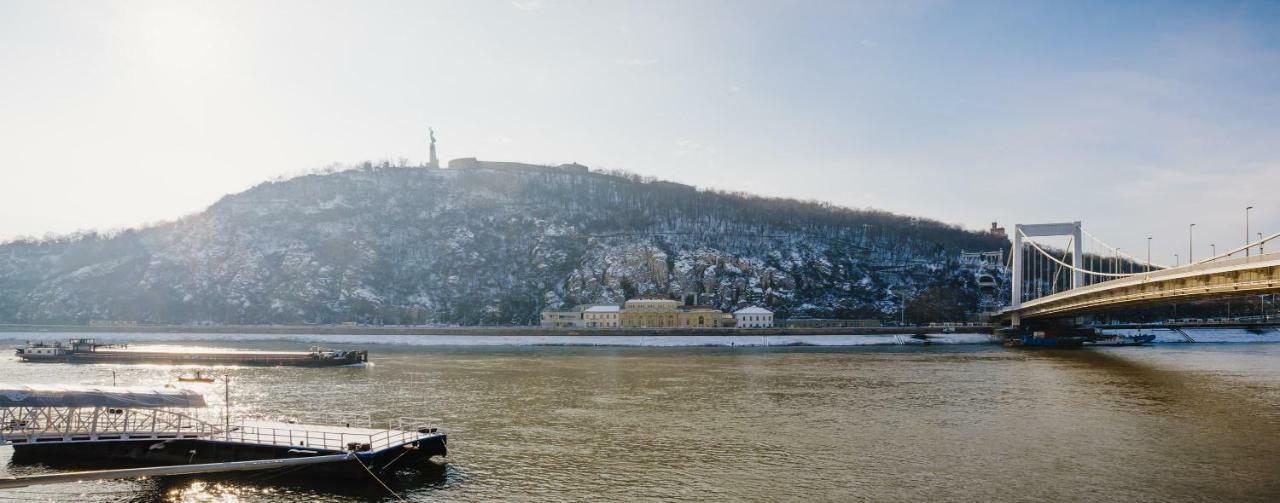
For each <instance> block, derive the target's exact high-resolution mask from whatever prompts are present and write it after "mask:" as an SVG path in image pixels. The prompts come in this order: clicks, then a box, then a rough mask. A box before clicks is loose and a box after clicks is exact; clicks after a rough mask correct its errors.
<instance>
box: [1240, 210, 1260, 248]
mask: <svg viewBox="0 0 1280 503" xmlns="http://www.w3.org/2000/svg"><path fill="white" fill-rule="evenodd" d="M1251 209H1253V206H1248V207H1245V209H1244V256H1246V257H1248V256H1249V210H1251ZM1258 254H1259V255H1261V254H1262V253H1258Z"/></svg>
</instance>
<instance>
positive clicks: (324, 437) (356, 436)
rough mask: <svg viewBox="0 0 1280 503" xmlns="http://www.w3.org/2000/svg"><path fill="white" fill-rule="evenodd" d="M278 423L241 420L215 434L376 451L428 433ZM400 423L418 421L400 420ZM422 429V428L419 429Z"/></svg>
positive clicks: (257, 441) (236, 439)
mask: <svg viewBox="0 0 1280 503" xmlns="http://www.w3.org/2000/svg"><path fill="white" fill-rule="evenodd" d="M268 424H269V425H268ZM275 424H276V423H266V424H264V423H256V424H255V422H254V421H241V422H240V423H239V424H235V425H232V427H231V429H230V430H228V431H225V432H221V433H218V434H217V436H216V438H218V439H221V440H223V441H227V442H239V443H249V444H258V445H274V446H291V447H301V448H304V449H323V450H335V451H343V450H347V449H348V447H350V446H353V445H354V446H356V447H358V448H359V447H362V446H364V445H368V446H369V448H370V449H372V450H375V451H376V450H381V449H386V448H388V447H393V446H396V445H400V444H404V443H408V442H412V441H414V440H417V439H419V438H421V437H423V436H424V435H426V434H427V433H425V431H426V430H425V429H426V428H428V427H427V426H417V427H414V428H412V429H409V428H403V427H399V428H388V429H385V430H373V429H369V428H344V427H341V426H322V425H303V424H296V425H294V424H281V425H280V426H279V427H277V426H275ZM398 424H401V425H409V424H417V423H414V422H412V421H406V420H401V421H399V422H398ZM388 426H391V425H388ZM420 429H422V430H423V431H419V430H420Z"/></svg>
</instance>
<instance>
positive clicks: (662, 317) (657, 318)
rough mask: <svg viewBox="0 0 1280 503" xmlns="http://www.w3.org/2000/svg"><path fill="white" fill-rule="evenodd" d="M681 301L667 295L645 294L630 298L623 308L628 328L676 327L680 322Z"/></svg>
mask: <svg viewBox="0 0 1280 503" xmlns="http://www.w3.org/2000/svg"><path fill="white" fill-rule="evenodd" d="M679 307H680V303H679V302H676V301H674V300H671V299H668V298H666V297H659V296H651V295H645V296H640V297H636V298H634V299H631V300H628V301H627V302H626V303H624V304H623V308H622V316H621V320H622V326H623V327H626V328H675V327H678V326H680V324H679V319H678V318H679Z"/></svg>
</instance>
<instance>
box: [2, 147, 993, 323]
mask: <svg viewBox="0 0 1280 503" xmlns="http://www.w3.org/2000/svg"><path fill="white" fill-rule="evenodd" d="M579 168H580V167H569V168H550V167H547V168H541V167H530V166H521V165H508V166H502V167H495V166H486V165H484V164H483V163H481V164H478V165H475V166H469V167H468V168H467V169H420V168H392V167H380V168H379V167H372V166H366V167H364V168H361V169H353V170H349V171H343V172H338V173H330V174H323V175H308V176H302V177H298V178H294V179H290V180H286V181H280V182H271V183H264V184H262V185H259V186H257V187H254V188H253V189H250V190H247V191H245V192H243V193H240V194H235V195H230V196H227V197H224V198H223V199H222V200H220V201H218V202H217V203H215V204H214V205H212V206H210V207H209V208H208V209H207V210H206V211H204V212H203V213H200V214H198V215H194V216H191V217H188V218H184V219H182V220H179V221H177V222H173V223H169V224H165V225H160V226H155V227H149V228H143V229H138V230H130V231H126V232H123V233H120V234H117V235H112V236H102V235H96V234H89V235H77V236H68V237H65V238H59V239H52V240H42V241H15V242H10V243H6V244H3V245H0V320H2V321H4V322H18V323H53V322H80V323H83V322H88V321H91V320H129V321H137V322H152V323H189V322H215V323H304V322H305V323H335V322H344V321H356V322H364V323H387V324H423V323H459V324H505V323H515V324H523V323H536V321H537V315H538V311H539V310H541V309H542V308H544V307H557V306H564V305H572V304H577V303H589V302H621V301H622V300H623V299H624V298H626V297H629V296H632V295H636V294H640V293H664V294H669V295H671V296H672V297H673V298H677V299H679V298H685V297H692V296H693V295H694V294H697V295H698V297H699V299H698V300H699V302H700V303H708V304H714V305H717V306H719V307H721V308H724V309H730V308H734V307H739V306H743V305H747V304H760V305H764V306H767V307H769V308H771V309H774V310H776V311H778V312H779V315H780V316H782V317H786V316H856V317H877V318H879V317H886V318H887V317H890V316H891V314H892V313H895V312H896V310H897V306H898V301H897V300H896V298H895V297H893V296H892V295H891V294H890V293H889V291H890V289H891V288H892V290H893V292H894V293H897V294H901V295H906V296H908V297H917V296H918V297H919V298H933V297H938V296H937V295H924V294H925V293H926V292H928V291H933V292H937V291H946V292H948V295H947V296H945V297H947V298H950V299H953V300H951V301H948V302H952V303H955V304H956V305H957V306H958V308H961V309H973V308H975V304H976V302H977V301H978V297H979V292H978V291H977V287H976V285H975V284H974V282H973V276H974V274H975V273H976V272H979V271H978V269H979V266H973V265H965V264H961V263H960V262H959V261H958V260H957V257H958V255H959V252H960V251H961V250H968V251H975V250H984V251H985V250H997V249H1004V248H1007V247H1008V241H1007V240H1005V239H1003V238H998V237H994V236H991V235H989V234H985V233H975V232H968V231H964V230H961V229H958V228H955V227H951V226H947V225H943V224H940V223H938V222H934V221H929V220H922V219H917V218H908V217H901V216H895V215H891V214H887V213H883V212H877V211H856V210H849V209H845V208H840V207H834V206H830V205H825V204H818V203H808V202H798V201H794V200H784V199H766V198H759V197H752V196H747V195H742V194H726V193H720V192H710V191H700V190H696V189H694V188H693V187H689V186H685V185H680V184H675V183H669V182H661V181H653V180H644V179H640V178H639V177H635V176H627V175H620V174H603V173H588V172H585V171H584V170H582V169H579ZM989 272H990V271H989Z"/></svg>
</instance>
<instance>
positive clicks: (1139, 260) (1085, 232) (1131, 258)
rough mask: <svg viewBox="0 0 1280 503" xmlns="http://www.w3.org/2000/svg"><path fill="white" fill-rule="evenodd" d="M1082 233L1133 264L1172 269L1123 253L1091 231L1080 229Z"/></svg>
mask: <svg viewBox="0 0 1280 503" xmlns="http://www.w3.org/2000/svg"><path fill="white" fill-rule="evenodd" d="M1080 233H1081V234H1084V235H1086V236H1089V239H1092V240H1094V242H1096V243H1098V244H1100V245H1102V246H1103V247H1104V248H1106V249H1107V250H1110V251H1111V252H1112V253H1114V254H1116V255H1119V256H1121V257H1124V258H1127V259H1129V261H1130V262H1133V263H1135V264H1147V265H1148V266H1150V267H1152V268H1156V269H1170V267H1169V266H1167V265H1164V264H1160V263H1157V262H1148V261H1146V260H1145V259H1140V258H1138V257H1135V256H1133V255H1129V254H1128V253H1125V252H1122V251H1120V249H1119V248H1116V247H1114V246H1111V245H1109V244H1107V242H1106V241H1103V240H1101V239H1099V238H1098V236H1094V235H1093V234H1090V233H1089V231H1086V230H1084V229H1083V228H1081V229H1080Z"/></svg>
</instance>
